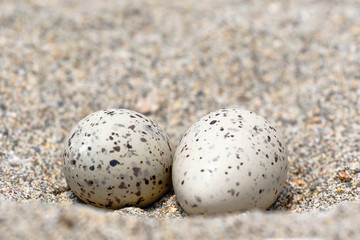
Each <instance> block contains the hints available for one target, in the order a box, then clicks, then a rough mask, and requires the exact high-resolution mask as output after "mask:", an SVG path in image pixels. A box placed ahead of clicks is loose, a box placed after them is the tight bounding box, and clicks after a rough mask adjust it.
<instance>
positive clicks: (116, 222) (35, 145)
mask: <svg viewBox="0 0 360 240" xmlns="http://www.w3.org/2000/svg"><path fill="white" fill-rule="evenodd" d="M359 13H360V2H359V1H345V2H340V1H332V0H330V1H325V0H320V1H295V0H290V1H265V0H259V1H245V0H243V1H235V0H231V1H220V0H204V1H188V0H185V1H178V2H172V1H160V0H150V1H139V0H135V1H130V0H127V1H115V0H104V1H96V0H87V1H85V0H74V1H70V0H62V1H61V0H51V1H45V0H28V1H25V0H19V1H1V0H0V239H47V238H49V237H50V238H52V239H79V238H83V239H85V238H87V239H99V238H103V239H118V238H119V236H121V238H123V239H199V238H200V237H203V238H207V239H237V238H239V237H241V238H244V239H258V238H280V237H293V238H294V237H316V238H318V239H347V238H349V239H351V238H353V239H357V238H358V237H359V236H360V228H359V225H360V202H359V199H360V101H359V100H360V14H359ZM224 107H240V108H245V109H249V110H252V111H254V112H258V113H260V114H261V115H263V116H264V117H265V118H266V119H268V120H269V121H270V122H272V123H273V124H274V125H275V126H276V128H277V129H278V130H279V131H280V133H281V135H282V136H283V140H284V142H285V143H286V147H287V151H288V156H289V173H288V178H287V182H286V184H285V186H284V188H283V191H282V193H281V194H280V196H279V198H278V200H277V201H276V202H275V203H274V204H273V206H272V207H271V208H270V209H269V210H268V211H259V210H254V211H250V212H248V213H234V214H225V215H219V216H211V217H209V216H199V217H189V216H187V215H186V213H185V212H184V211H183V210H182V209H181V207H180V206H179V204H178V203H177V202H176V196H175V195H174V193H173V192H170V193H169V194H167V195H165V196H164V197H162V198H161V199H160V200H159V201H158V202H156V203H155V204H154V205H153V206H151V207H149V208H146V209H140V208H135V207H129V208H124V209H120V210H116V211H110V210H104V209H98V208H94V207H92V206H89V205H85V204H83V203H82V202H81V201H80V200H79V199H78V198H77V197H76V196H75V195H74V194H73V192H72V191H71V190H70V189H68V188H67V186H66V182H65V179H64V176H63V175H62V173H61V168H62V159H61V155H62V148H63V144H64V141H65V138H66V137H67V134H68V133H69V131H70V130H71V128H72V126H74V125H75V124H76V123H77V122H78V121H79V120H80V119H81V118H83V117H85V116H86V115H88V114H90V113H92V112H94V111H98V110H100V109H105V108H127V109H131V110H135V111H138V112H140V113H142V114H145V115H146V116H148V117H149V118H151V119H152V120H154V121H155V122H157V123H158V124H159V125H160V126H161V127H162V128H163V129H164V130H165V131H166V132H167V133H168V134H169V136H170V138H171V140H172V142H173V143H174V144H175V145H176V144H177V143H178V142H179V140H180V138H181V135H182V134H183V133H184V132H185V131H186V130H187V129H188V128H189V127H190V126H191V124H192V123H194V122H195V121H197V120H198V119H200V118H201V117H202V116H204V115H206V114H207V113H208V112H211V111H214V110H217V109H219V108H224Z"/></svg>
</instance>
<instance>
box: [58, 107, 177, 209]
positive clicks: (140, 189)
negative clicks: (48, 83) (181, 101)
mask: <svg viewBox="0 0 360 240" xmlns="http://www.w3.org/2000/svg"><path fill="white" fill-rule="evenodd" d="M172 160H173V146H172V145H171V143H170V141H169V138H168V136H167V135H166V133H165V132H164V131H163V130H162V129H161V128H160V127H159V126H158V125H157V124H155V123H154V122H153V121H151V120H150V119H148V118H147V117H145V116H144V115H141V114H139V113H136V112H134V111H130V110H126V109H110V110H101V111H98V112H95V113H93V114H91V115H89V116H87V117H86V118H84V119H82V120H81V121H80V122H79V123H78V124H77V125H76V126H75V127H74V128H73V129H72V131H71V132H70V134H69V138H68V140H67V142H66V146H65V149H64V153H63V172H64V175H65V178H66V181H67V183H68V185H69V186H70V188H71V189H72V191H73V192H74V193H75V194H76V195H77V196H78V197H79V198H80V199H81V200H83V201H84V202H86V203H89V204H92V205H94V206H98V207H106V208H113V209H117V208H121V207H125V206H139V207H144V206H148V205H149V204H151V203H153V202H154V201H156V200H157V199H158V198H159V197H161V196H162V195H163V194H164V193H166V192H167V191H168V190H169V187H170V186H171V167H172Z"/></svg>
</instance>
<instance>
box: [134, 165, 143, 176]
mask: <svg viewBox="0 0 360 240" xmlns="http://www.w3.org/2000/svg"><path fill="white" fill-rule="evenodd" d="M132 170H133V172H134V175H135V177H137V176H139V175H140V174H141V168H137V167H134V168H133V169H132Z"/></svg>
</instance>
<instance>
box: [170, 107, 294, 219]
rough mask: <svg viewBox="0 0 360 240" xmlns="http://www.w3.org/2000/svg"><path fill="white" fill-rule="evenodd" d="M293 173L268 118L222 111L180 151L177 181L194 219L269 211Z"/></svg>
mask: <svg viewBox="0 0 360 240" xmlns="http://www.w3.org/2000/svg"><path fill="white" fill-rule="evenodd" d="M287 171H288V160H287V154H286V152H285V147H284V144H283V141H282V140H281V137H280V135H279V133H278V131H277V130H276V129H275V128H274V127H273V126H272V125H271V124H270V123H269V122H268V121H267V120H265V119H264V118H263V117H262V116H260V115H259V114H256V113H254V112H250V111H247V110H242V109H236V108H233V109H221V110H218V111H215V112H212V113H210V114H208V115H207V116H205V117H203V118H202V119H200V120H199V121H198V122H196V123H195V124H194V125H193V126H191V127H190V129H189V130H188V131H187V132H186V133H185V134H184V135H183V137H182V139H181V141H180V143H179V146H178V147H177V149H176V152H175V157H174V162H173V173H172V181H173V186H174V191H175V194H176V198H177V200H178V201H179V203H180V205H181V206H182V207H183V209H184V210H185V211H186V212H187V213H188V214H220V213H227V212H236V211H246V210H250V209H253V208H261V209H266V208H268V207H269V206H271V204H272V203H273V202H274V201H275V200H276V199H277V197H278V195H279V193H280V192H281V189H282V187H283V184H284V182H285V180H286V175H287Z"/></svg>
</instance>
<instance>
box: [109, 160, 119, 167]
mask: <svg viewBox="0 0 360 240" xmlns="http://www.w3.org/2000/svg"><path fill="white" fill-rule="evenodd" d="M118 164H120V162H119V161H118V160H116V159H114V160H111V161H110V166H112V167H115V166H116V165H118Z"/></svg>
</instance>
